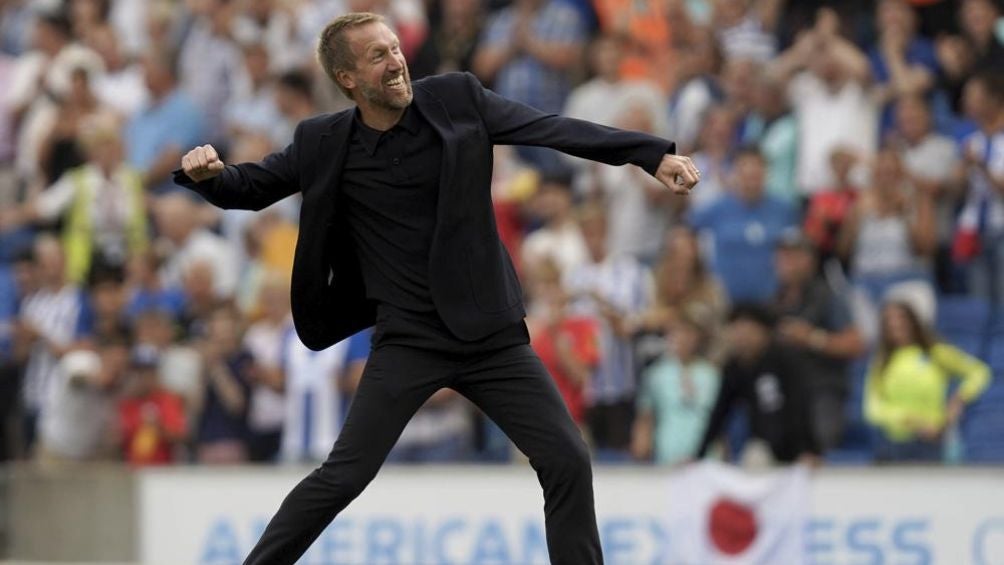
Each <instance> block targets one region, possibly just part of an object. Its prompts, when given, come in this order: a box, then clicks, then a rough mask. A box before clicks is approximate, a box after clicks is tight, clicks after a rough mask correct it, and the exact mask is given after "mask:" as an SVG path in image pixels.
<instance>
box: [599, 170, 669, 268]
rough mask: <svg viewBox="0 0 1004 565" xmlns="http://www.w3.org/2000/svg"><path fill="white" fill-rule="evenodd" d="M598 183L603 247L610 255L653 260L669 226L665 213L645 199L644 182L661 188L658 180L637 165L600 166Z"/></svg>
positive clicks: (662, 209) (646, 196)
mask: <svg viewBox="0 0 1004 565" xmlns="http://www.w3.org/2000/svg"><path fill="white" fill-rule="evenodd" d="M600 183H601V185H602V187H603V192H604V194H606V197H607V199H606V202H607V206H606V207H607V218H608V222H609V230H608V233H607V250H608V251H609V252H610V253H611V254H612V255H630V256H632V257H635V258H636V259H640V260H642V261H647V260H653V259H655V258H656V256H657V255H658V253H659V251H660V249H661V248H662V237H660V236H661V234H663V233H665V231H666V229H667V228H668V226H669V212H668V210H667V209H666V208H665V207H664V206H656V205H655V204H653V203H652V202H650V201H649V197H648V195H647V193H646V189H645V185H646V184H650V185H652V186H653V187H655V188H657V189H661V190H665V187H664V186H662V184H661V183H659V181H657V180H656V179H655V178H653V177H652V176H651V175H649V174H648V173H646V172H645V171H642V170H641V169H638V168H637V167H631V166H624V167H613V166H610V165H603V166H602V167H601V169H600Z"/></svg>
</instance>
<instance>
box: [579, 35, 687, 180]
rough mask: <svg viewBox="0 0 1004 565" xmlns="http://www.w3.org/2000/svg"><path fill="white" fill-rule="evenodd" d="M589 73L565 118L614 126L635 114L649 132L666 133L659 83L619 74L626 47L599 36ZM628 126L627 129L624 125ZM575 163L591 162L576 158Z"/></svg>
mask: <svg viewBox="0 0 1004 565" xmlns="http://www.w3.org/2000/svg"><path fill="white" fill-rule="evenodd" d="M588 54H589V70H590V71H591V72H592V74H593V78H592V79H591V80H588V81H586V82H584V83H582V84H580V85H579V86H577V87H575V89H574V90H572V92H571V94H570V95H569V96H568V100H567V102H566V104H565V111H564V115H565V116H568V117H570V118H579V119H583V120H589V121H592V122H596V123H598V124H603V125H607V126H615V125H616V124H617V122H618V121H621V120H623V119H624V116H625V115H626V114H628V113H631V112H632V111H633V112H635V113H642V112H643V113H645V114H646V115H647V121H648V122H649V124H648V126H647V128H648V129H647V130H642V131H647V132H648V133H654V134H655V135H665V133H666V121H667V116H666V95H665V94H664V93H663V92H662V91H660V90H659V88H658V85H657V83H654V82H652V81H648V80H639V79H635V80H625V79H624V78H623V77H622V76H621V73H620V69H621V61H622V60H623V59H624V54H623V47H622V44H621V42H620V41H619V40H618V38H617V37H614V36H600V37H599V38H597V39H596V40H594V41H593V43H592V44H591V45H590V48H589V51H588ZM622 127H625V126H622ZM575 162H576V163H580V164H581V165H585V164H586V163H591V162H588V161H585V160H580V159H576V160H575Z"/></svg>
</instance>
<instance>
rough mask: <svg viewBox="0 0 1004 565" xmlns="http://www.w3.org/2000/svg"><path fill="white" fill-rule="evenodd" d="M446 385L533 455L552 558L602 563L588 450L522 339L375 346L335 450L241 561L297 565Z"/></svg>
mask: <svg viewBox="0 0 1004 565" xmlns="http://www.w3.org/2000/svg"><path fill="white" fill-rule="evenodd" d="M442 387H449V388H452V389H454V390H456V391H457V392H459V393H460V394H462V395H464V396H465V397H467V398H468V399H469V400H470V401H471V402H473V403H474V404H475V405H476V406H478V407H479V408H480V409H481V410H482V411H483V412H484V413H485V414H487V415H488V416H489V417H490V418H492V419H493V420H494V421H495V422H496V423H497V424H498V425H499V427H501V428H502V430H504V431H505V432H506V434H507V435H508V436H509V437H510V438H511V439H512V440H513V442H514V443H515V444H516V446H517V447H518V448H519V449H520V450H521V451H522V452H523V453H524V454H525V455H526V456H527V457H528V458H529V461H530V465H531V466H532V467H533V469H534V470H535V471H536V472H537V477H538V479H539V480H540V484H541V487H543V490H544V518H545V525H546V529H547V548H548V553H549V555H550V558H551V562H552V563H553V564H555V565H590V564H600V563H602V562H603V556H602V553H601V550H600V540H599V534H598V531H597V527H596V514H595V510H594V507H593V484H592V483H593V477H592V470H591V468H590V460H589V451H588V448H587V447H586V444H585V442H584V441H583V439H582V437H581V435H580V432H579V430H578V428H577V427H576V426H575V424H574V423H573V422H572V418H571V416H570V415H569V413H568V410H567V408H566V407H565V404H564V402H563V401H562V399H561V396H560V395H559V393H558V390H557V388H556V387H555V385H554V382H553V381H552V379H551V377H550V376H549V375H548V373H547V370H546V369H544V366H543V365H542V364H541V362H540V359H539V358H538V357H537V355H536V354H535V353H534V352H533V350H532V349H531V348H530V346H529V345H525V344H521V345H514V346H507V347H504V348H502V349H496V350H494V351H489V352H481V353H474V352H468V353H450V352H445V351H435V350H430V349H426V348H416V347H410V346H403V345H385V346H378V347H375V348H374V350H373V352H372V353H371V355H370V358H369V361H368V362H367V365H366V369H365V371H364V372H363V376H362V380H361V381H360V383H359V388H358V390H357V391H356V394H355V397H354V398H353V401H352V405H351V407H350V408H349V413H348V416H347V418H346V421H345V425H344V426H343V428H342V431H341V434H340V435H339V436H338V440H337V441H336V442H335V446H334V448H333V449H332V451H331V454H330V455H328V458H327V460H326V461H324V463H323V464H321V466H320V467H318V468H317V469H315V470H314V471H313V472H312V473H310V475H308V476H307V477H306V478H305V479H303V480H302V481H301V482H300V483H299V484H298V485H297V486H296V487H294V488H293V490H292V491H291V492H290V493H289V494H288V495H287V496H286V499H285V500H284V501H283V503H282V505H281V506H280V507H279V511H278V512H277V513H276V515H275V516H274V517H273V518H272V520H271V521H270V522H269V524H268V527H267V528H266V529H265V532H264V533H263V534H262V537H261V539H260V540H259V541H258V543H257V545H255V547H254V549H252V550H251V554H250V555H249V556H248V558H247V559H246V560H245V561H244V563H245V565H278V564H284V563H290V564H291V563H294V562H295V561H296V560H297V559H298V558H299V557H300V556H301V555H302V554H303V553H304V552H305V551H306V550H307V548H308V547H309V546H310V544H311V543H312V542H313V541H314V540H315V539H316V538H317V537H318V536H319V535H320V534H321V532H322V531H324V529H325V528H326V527H327V526H328V524H329V523H330V522H331V521H332V520H333V519H334V518H335V516H337V515H338V513H339V512H341V511H342V510H343V509H344V508H345V507H346V506H348V504H349V503H350V502H352V500H353V499H355V498H356V497H357V496H359V494H360V493H361V492H362V491H363V489H364V488H366V485H368V484H369V482H370V481H371V480H372V479H373V477H374V476H375V475H376V473H377V471H378V470H379V469H380V466H381V465H382V464H383V462H384V459H385V458H386V456H387V452H388V451H390V449H391V447H393V446H394V443H395V442H396V441H397V438H398V436H400V434H401V431H402V430H403V429H404V426H405V424H406V423H407V422H408V420H409V419H411V417H412V415H413V414H414V413H415V411H416V410H417V409H418V408H419V407H420V406H421V405H422V404H423V403H424V402H425V400H426V399H428V398H429V396H431V395H432V394H433V393H434V392H436V391H437V390H439V389H440V388H442ZM485 488H491V485H485Z"/></svg>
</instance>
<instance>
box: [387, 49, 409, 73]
mask: <svg viewBox="0 0 1004 565" xmlns="http://www.w3.org/2000/svg"><path fill="white" fill-rule="evenodd" d="M404 65H405V63H404V54H403V53H398V54H397V55H394V56H392V57H391V58H390V61H389V62H388V64H387V69H388V70H391V71H399V70H401V69H403V68H404Z"/></svg>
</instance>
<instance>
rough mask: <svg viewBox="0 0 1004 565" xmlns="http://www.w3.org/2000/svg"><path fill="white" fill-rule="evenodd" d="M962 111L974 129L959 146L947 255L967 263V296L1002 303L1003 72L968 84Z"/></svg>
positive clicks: (1003, 291)
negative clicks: (961, 195) (957, 208)
mask: <svg viewBox="0 0 1004 565" xmlns="http://www.w3.org/2000/svg"><path fill="white" fill-rule="evenodd" d="M965 106H966V114H967V115H968V116H969V117H970V118H971V119H972V120H973V121H974V122H975V123H976V125H977V126H978V129H977V131H975V132H973V133H972V134H970V135H969V136H967V137H966V138H965V139H964V140H963V142H962V160H963V165H964V170H963V172H962V173H961V175H962V176H964V178H965V182H966V183H967V185H968V186H967V190H966V197H965V204H964V206H963V208H962V211H961V212H960V215H959V219H958V234H957V236H956V241H955V249H954V250H953V251H954V255H955V258H956V260H958V261H961V262H971V263H972V264H971V265H970V276H969V281H968V282H969V292H970V293H973V294H976V295H978V296H984V297H992V298H995V299H997V300H1004V72H1002V71H1001V70H999V69H998V70H996V71H990V72H986V73H982V74H979V75H976V76H974V77H973V78H971V79H969V81H968V82H967V83H966V90H965Z"/></svg>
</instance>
